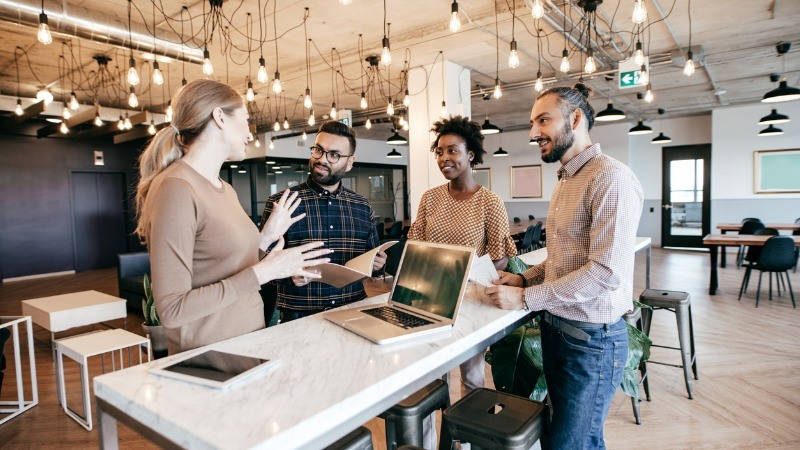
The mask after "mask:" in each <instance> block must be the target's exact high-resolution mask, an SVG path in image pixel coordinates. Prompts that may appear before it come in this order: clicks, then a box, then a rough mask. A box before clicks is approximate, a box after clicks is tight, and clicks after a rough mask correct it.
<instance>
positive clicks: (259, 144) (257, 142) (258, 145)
mask: <svg viewBox="0 0 800 450" xmlns="http://www.w3.org/2000/svg"><path fill="white" fill-rule="evenodd" d="M253 145H255V146H256V148H259V147H261V140H260V139H258V138H256V141H255V142H254V143H253Z"/></svg>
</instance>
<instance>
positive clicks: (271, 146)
mask: <svg viewBox="0 0 800 450" xmlns="http://www.w3.org/2000/svg"><path fill="white" fill-rule="evenodd" d="M269 149H270V150H275V139H274V138H272V139H270V140H269Z"/></svg>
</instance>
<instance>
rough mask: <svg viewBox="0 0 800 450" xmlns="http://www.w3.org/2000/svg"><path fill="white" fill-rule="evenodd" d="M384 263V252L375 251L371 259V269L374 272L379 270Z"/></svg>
mask: <svg viewBox="0 0 800 450" xmlns="http://www.w3.org/2000/svg"><path fill="white" fill-rule="evenodd" d="M384 264H386V253H384V252H382V251H381V252H378V253H376V254H375V259H374V260H373V261H372V271H373V272H375V271H378V270H381V269H382V268H383V266H384Z"/></svg>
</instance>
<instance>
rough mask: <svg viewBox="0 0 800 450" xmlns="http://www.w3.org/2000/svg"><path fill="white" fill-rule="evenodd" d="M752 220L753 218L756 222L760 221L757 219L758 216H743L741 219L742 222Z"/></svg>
mask: <svg viewBox="0 0 800 450" xmlns="http://www.w3.org/2000/svg"><path fill="white" fill-rule="evenodd" d="M753 220H755V221H757V222H761V219H759V218H758V217H745V218H744V219H742V223H745V222H750V221H753Z"/></svg>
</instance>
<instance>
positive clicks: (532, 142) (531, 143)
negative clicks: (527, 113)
mask: <svg viewBox="0 0 800 450" xmlns="http://www.w3.org/2000/svg"><path fill="white" fill-rule="evenodd" d="M528 145H531V146H533V145H539V141H537V140H536V139H531V140H530V141H528Z"/></svg>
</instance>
